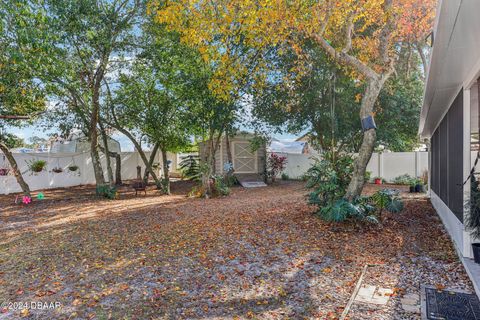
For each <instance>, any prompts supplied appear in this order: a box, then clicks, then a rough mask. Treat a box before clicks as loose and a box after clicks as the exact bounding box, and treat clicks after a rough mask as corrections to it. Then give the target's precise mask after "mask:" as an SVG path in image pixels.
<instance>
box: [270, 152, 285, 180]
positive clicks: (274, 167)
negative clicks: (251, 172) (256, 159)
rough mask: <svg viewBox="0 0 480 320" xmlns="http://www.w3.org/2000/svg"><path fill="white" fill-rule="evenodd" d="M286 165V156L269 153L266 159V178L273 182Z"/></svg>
mask: <svg viewBox="0 0 480 320" xmlns="http://www.w3.org/2000/svg"><path fill="white" fill-rule="evenodd" d="M286 166H287V157H285V156H281V155H278V154H276V153H271V154H270V155H269V156H268V159H267V178H268V179H269V180H270V181H272V182H275V179H276V177H277V176H278V175H280V174H281V173H282V171H283V170H285V168H286Z"/></svg>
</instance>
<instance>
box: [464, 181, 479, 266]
mask: <svg viewBox="0 0 480 320" xmlns="http://www.w3.org/2000/svg"><path fill="white" fill-rule="evenodd" d="M478 185H479V183H478V181H477V178H476V177H475V176H473V175H472V178H471V184H470V199H469V201H468V202H467V203H466V204H465V206H466V207H467V209H468V210H469V214H468V215H467V216H466V219H465V224H466V227H467V229H468V230H470V232H471V236H472V237H473V238H476V239H479V238H480V190H479V189H478ZM472 251H473V258H474V260H475V263H478V264H480V243H478V242H477V243H472Z"/></svg>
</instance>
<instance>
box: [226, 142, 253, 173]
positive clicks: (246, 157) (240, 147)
mask: <svg viewBox="0 0 480 320" xmlns="http://www.w3.org/2000/svg"><path fill="white" fill-rule="evenodd" d="M232 144H233V169H235V172H236V173H257V152H256V151H255V152H252V151H251V150H250V149H251V146H250V143H249V142H233V143H232Z"/></svg>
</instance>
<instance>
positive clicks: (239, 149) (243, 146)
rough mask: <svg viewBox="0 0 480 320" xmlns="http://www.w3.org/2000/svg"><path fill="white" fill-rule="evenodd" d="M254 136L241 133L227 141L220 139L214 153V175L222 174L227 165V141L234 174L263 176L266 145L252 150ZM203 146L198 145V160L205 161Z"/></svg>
mask: <svg viewBox="0 0 480 320" xmlns="http://www.w3.org/2000/svg"><path fill="white" fill-rule="evenodd" d="M254 137H255V136H254V135H253V134H252V133H247V132H242V133H239V134H237V135H235V136H233V137H229V139H227V138H226V137H225V136H223V137H222V141H221V142H220V146H219V148H218V149H217V151H216V152H215V171H214V172H215V174H223V173H225V172H224V165H225V163H228V162H229V161H228V148H227V140H228V141H229V144H230V152H231V154H232V164H233V169H234V171H235V174H249V175H251V174H263V173H264V171H265V161H266V157H267V148H266V144H265V143H263V144H262V145H260V147H259V148H257V150H255V151H253V150H252V149H253V148H252V144H251V142H252V140H253V138H254ZM205 144H206V143H199V154H200V159H205Z"/></svg>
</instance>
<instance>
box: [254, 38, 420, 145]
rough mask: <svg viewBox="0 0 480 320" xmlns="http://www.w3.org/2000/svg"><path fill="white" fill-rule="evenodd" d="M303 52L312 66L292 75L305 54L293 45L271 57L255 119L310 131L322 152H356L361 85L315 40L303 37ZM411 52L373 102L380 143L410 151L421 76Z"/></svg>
mask: <svg viewBox="0 0 480 320" xmlns="http://www.w3.org/2000/svg"><path fill="white" fill-rule="evenodd" d="M301 51H302V54H304V55H307V56H308V62H309V66H310V68H309V69H308V70H306V71H305V72H304V73H302V74H301V75H300V76H295V75H294V72H295V64H296V63H297V61H298V59H302V57H299V56H298V54H297V53H296V51H295V50H289V51H288V52H286V53H284V54H281V55H280V54H276V55H274V56H273V57H272V59H275V60H276V63H275V66H276V69H275V70H274V72H272V74H273V73H275V74H276V76H275V77H270V78H269V80H268V81H267V85H266V86H265V87H264V88H262V90H260V91H254V92H252V96H253V99H252V104H253V114H254V119H255V120H256V124H258V126H260V127H264V126H265V124H266V125H267V126H268V128H269V129H270V130H272V131H278V132H285V131H286V132H289V133H293V134H300V133H304V132H306V133H307V134H308V135H309V137H310V142H311V143H312V144H313V145H314V147H316V148H317V149H319V150H321V151H332V152H351V153H355V152H358V150H359V148H360V146H361V144H362V127H361V124H360V123H359V121H358V116H357V114H358V111H359V109H360V97H361V94H362V92H363V90H364V88H363V85H361V84H359V83H358V82H356V81H354V80H353V79H352V78H351V77H349V76H348V75H345V74H344V73H343V72H342V70H341V67H340V66H338V65H337V64H336V63H335V62H333V61H332V60H331V59H329V58H328V57H327V56H326V55H325V53H324V52H323V51H322V49H321V48H320V47H319V46H318V45H317V44H316V43H314V42H312V41H308V40H307V41H305V42H304V43H303V44H302V46H301ZM411 53H412V52H410V54H407V52H406V53H405V54H404V55H402V59H401V60H400V65H399V67H398V68H397V72H396V74H395V75H394V76H393V77H392V78H391V79H389V81H388V82H387V84H386V87H385V90H383V91H382V92H381V94H380V96H379V99H377V102H376V103H375V108H374V112H375V115H376V120H377V123H378V124H379V128H378V130H377V137H378V138H377V141H376V144H375V147H376V148H386V149H389V150H393V151H409V150H413V148H414V147H415V146H416V145H417V144H418V137H417V125H416V124H417V121H416V119H418V115H419V113H420V107H421V99H422V88H423V81H422V79H421V71H422V70H421V63H420V62H419V57H418V56H416V55H415V52H413V55H411ZM415 56H416V57H415ZM408 59H410V60H411V61H410V62H409V61H407V60H408ZM401 65H404V66H405V67H406V66H408V65H410V67H409V68H402V67H401ZM392 127H395V130H391V128H392Z"/></svg>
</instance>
